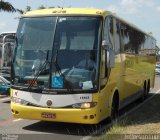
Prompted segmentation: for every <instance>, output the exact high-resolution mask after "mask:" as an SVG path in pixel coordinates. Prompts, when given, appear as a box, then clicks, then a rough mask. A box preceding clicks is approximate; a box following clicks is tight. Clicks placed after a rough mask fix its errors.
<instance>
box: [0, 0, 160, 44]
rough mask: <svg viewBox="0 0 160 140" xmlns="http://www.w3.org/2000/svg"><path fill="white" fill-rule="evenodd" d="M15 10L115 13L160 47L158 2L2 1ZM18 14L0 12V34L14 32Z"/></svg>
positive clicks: (119, 0)
mask: <svg viewBox="0 0 160 140" xmlns="http://www.w3.org/2000/svg"><path fill="white" fill-rule="evenodd" d="M4 1H7V2H10V3H11V4H12V5H13V6H14V7H15V8H18V9H22V10H25V8H26V6H27V5H29V6H31V8H32V10H36V9H37V8H38V7H39V6H41V5H44V6H45V7H51V6H54V7H57V6H61V7H78V8H79V7H82V8H100V9H106V10H109V11H111V12H114V13H116V14H117V15H118V16H119V17H121V18H123V19H125V20H126V21H128V22H130V23H132V24H134V25H136V26H137V27H139V28H140V29H142V30H143V31H145V32H147V33H152V35H153V36H154V37H155V39H156V40H157V45H158V46H159V47H160V0H86V1H85V0H4ZM19 16H20V14H19V13H7V12H2V11H0V33H1V32H7V31H16V30H17V26H18V22H19V20H18V18H17V17H19Z"/></svg>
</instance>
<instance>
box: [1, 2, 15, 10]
mask: <svg viewBox="0 0 160 140" xmlns="http://www.w3.org/2000/svg"><path fill="white" fill-rule="evenodd" d="M0 11H5V12H16V9H15V8H14V7H13V6H12V4H11V3H9V2H4V1H3V0H0Z"/></svg>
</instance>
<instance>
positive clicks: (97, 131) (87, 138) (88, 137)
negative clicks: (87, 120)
mask: <svg viewBox="0 0 160 140" xmlns="http://www.w3.org/2000/svg"><path fill="white" fill-rule="evenodd" d="M158 93H160V89H158V90H157V91H156V92H155V94H154V95H152V96H151V97H149V98H147V99H146V100H145V101H144V102H143V103H141V104H139V105H137V106H136V107H134V108H133V109H131V110H130V111H128V112H126V113H125V114H124V115H121V116H120V117H118V120H119V119H121V118H123V117H125V116H127V115H128V114H129V113H131V112H133V111H134V110H136V109H138V108H139V107H141V106H142V105H143V104H144V103H146V102H147V101H149V100H150V99H152V98H153V97H154V96H155V95H157V94H158ZM111 125H112V123H109V124H108V125H105V126H103V127H102V128H101V129H100V130H96V132H93V133H91V134H90V136H85V137H83V138H82V139H81V140H89V139H91V138H92V136H93V135H95V134H97V133H100V132H102V131H103V130H106V128H109V127H111Z"/></svg>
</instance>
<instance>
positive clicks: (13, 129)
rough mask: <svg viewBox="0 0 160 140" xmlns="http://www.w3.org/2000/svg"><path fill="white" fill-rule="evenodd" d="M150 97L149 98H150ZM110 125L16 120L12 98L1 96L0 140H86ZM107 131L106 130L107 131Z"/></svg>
mask: <svg viewBox="0 0 160 140" xmlns="http://www.w3.org/2000/svg"><path fill="white" fill-rule="evenodd" d="M159 83H160V76H156V79H155V87H154V89H152V90H151V92H150V94H149V97H151V96H153V95H154V94H156V92H157V91H158V90H159V89H160V84H159ZM149 97H148V98H149ZM137 104H141V103H140V102H135V103H133V104H131V105H130V106H129V107H127V108H125V109H123V110H122V111H121V114H122V115H123V114H125V113H126V112H128V111H130V110H132V109H134V107H136V106H137ZM108 124H109V122H108V120H105V121H104V122H102V123H100V124H98V125H81V124H69V123H56V122H44V121H34V120H25V119H15V118H13V117H12V115H11V111H10V98H9V97H2V96H0V140H1V139H5V140H6V139H7V138H8V139H12V140H28V139H29V140H35V139H37V140H44V139H45V140H51V139H52V140H65V139H66V140H82V139H83V140H85V139H87V137H88V136H90V135H92V134H93V133H94V134H95V132H101V131H100V130H101V129H102V128H104V126H107V125H108ZM105 130H106V129H105Z"/></svg>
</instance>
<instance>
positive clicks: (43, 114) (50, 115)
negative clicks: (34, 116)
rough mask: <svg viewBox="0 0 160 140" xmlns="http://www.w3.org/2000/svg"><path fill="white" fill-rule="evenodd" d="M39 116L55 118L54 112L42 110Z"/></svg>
mask: <svg viewBox="0 0 160 140" xmlns="http://www.w3.org/2000/svg"><path fill="white" fill-rule="evenodd" d="M41 117H42V118H52V119H55V118H56V114H54V113H47V112H43V113H42V114H41Z"/></svg>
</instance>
